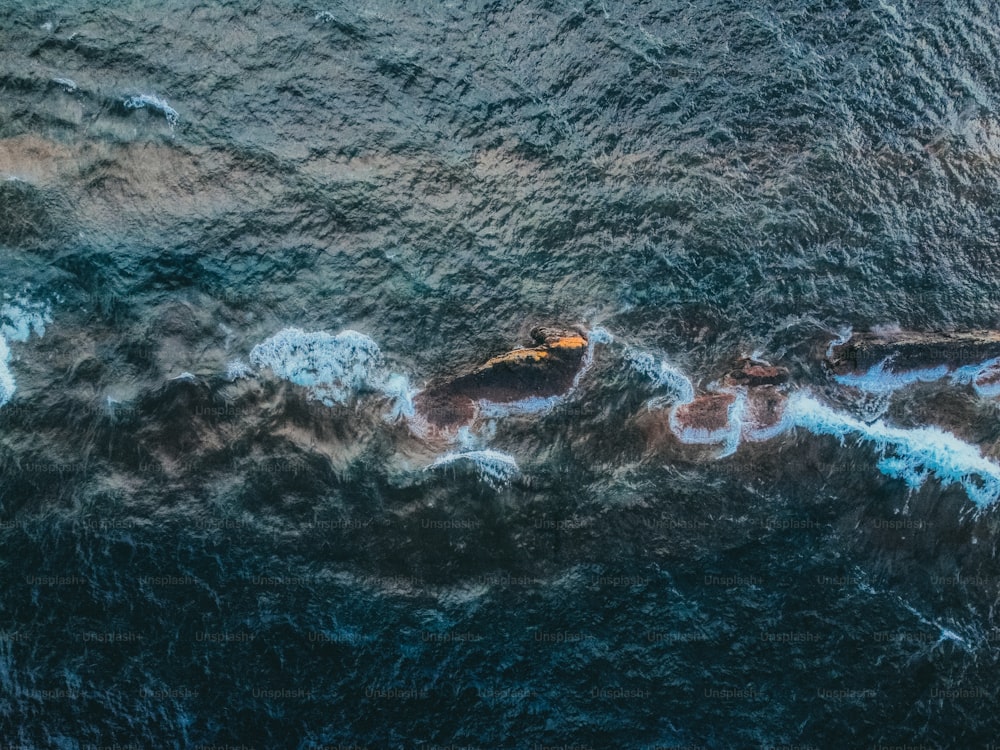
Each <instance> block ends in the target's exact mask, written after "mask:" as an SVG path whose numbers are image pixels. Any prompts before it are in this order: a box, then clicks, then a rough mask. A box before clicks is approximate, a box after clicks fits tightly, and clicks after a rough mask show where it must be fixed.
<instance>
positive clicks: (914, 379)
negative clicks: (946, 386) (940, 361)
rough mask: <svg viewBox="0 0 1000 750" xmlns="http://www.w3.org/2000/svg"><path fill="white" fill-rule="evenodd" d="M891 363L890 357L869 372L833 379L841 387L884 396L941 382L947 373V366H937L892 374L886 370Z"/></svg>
mask: <svg viewBox="0 0 1000 750" xmlns="http://www.w3.org/2000/svg"><path fill="white" fill-rule="evenodd" d="M891 363H892V357H886V358H885V359H883V360H882V361H881V362H879V363H878V364H877V365H875V366H874V367H872V368H871V369H870V370H868V371H867V372H864V373H862V374H860V375H855V374H847V375H835V376H834V378H833V379H834V380H836V381H837V382H838V383H840V384H841V385H846V386H848V387H851V388H857V389H858V390H860V391H864V392H866V393H874V394H878V395H885V394H889V393H895V392H896V391H898V390H900V389H902V388H905V387H906V386H908V385H913V384H914V383H932V382H934V381H935V380H941V378H943V377H945V376H947V375H948V372H949V370H948V366H947V365H939V366H937V367H929V368H925V369H922V370H904V371H903V372H892V371H890V370H889V369H888V368H889V365H890V364H891Z"/></svg>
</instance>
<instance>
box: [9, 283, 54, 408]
mask: <svg viewBox="0 0 1000 750" xmlns="http://www.w3.org/2000/svg"><path fill="white" fill-rule="evenodd" d="M0 321H2V322H0V406H3V405H4V404H6V403H7V402H8V401H10V400H11V399H12V398H13V397H14V392H15V390H17V383H16V382H15V380H14V373H13V372H12V371H11V369H10V362H11V358H12V354H11V351H10V342H12V341H18V342H23V341H27V340H28V338H29V337H30V336H31V334H32V332H34V334H35V335H36V336H38V337H39V338H41V337H42V336H44V335H45V324H46V323H51V322H52V318H51V316H50V309H49V306H48V305H47V304H43V303H37V302H31V301H30V300H28V299H27V298H25V297H22V296H17V297H15V298H14V300H13V301H12V302H5V303H4V304H3V305H0Z"/></svg>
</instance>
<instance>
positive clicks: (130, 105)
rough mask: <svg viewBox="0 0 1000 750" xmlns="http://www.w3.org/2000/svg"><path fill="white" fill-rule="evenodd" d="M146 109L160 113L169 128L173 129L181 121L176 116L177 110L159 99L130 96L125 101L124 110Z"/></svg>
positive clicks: (149, 96) (143, 95)
mask: <svg viewBox="0 0 1000 750" xmlns="http://www.w3.org/2000/svg"><path fill="white" fill-rule="evenodd" d="M146 107H148V108H149V109H152V110H155V111H157V112H160V113H161V114H162V115H163V117H164V118H165V119H166V121H167V123H168V124H169V125H170V127H171V128H172V127H174V126H175V125H176V124H177V122H178V121H179V120H180V119H181V118H180V115H178V114H177V110H176V109H174V108H173V107H171V106H170V105H169V104H167V103H166V101H164V100H163V99H160V98H159V97H158V96H151V95H149V94H138V95H136V96H130V97H129V98H128V99H126V100H125V108H126V109H144V108H146Z"/></svg>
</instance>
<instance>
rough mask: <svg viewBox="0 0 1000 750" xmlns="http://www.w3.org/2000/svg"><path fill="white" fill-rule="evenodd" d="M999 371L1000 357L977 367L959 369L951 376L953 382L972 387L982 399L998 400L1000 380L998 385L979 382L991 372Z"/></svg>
mask: <svg viewBox="0 0 1000 750" xmlns="http://www.w3.org/2000/svg"><path fill="white" fill-rule="evenodd" d="M997 369H1000V357H994V358H993V359H989V360H986V361H985V362H981V363H979V364H976V365H966V366H965V367H959V368H958V369H957V370H955V372H953V373H952V374H951V382H953V383H959V384H967V385H971V386H972V390H974V391H975V392H976V393H977V394H978V395H979V396H980V397H982V398H996V397H997V396H1000V380H998V382H996V383H989V382H984V383H980V382H979V381H980V379H981V378H982V377H983V376H985V375H987V374H988V373H990V371H991V370H997ZM990 374H992V373H990Z"/></svg>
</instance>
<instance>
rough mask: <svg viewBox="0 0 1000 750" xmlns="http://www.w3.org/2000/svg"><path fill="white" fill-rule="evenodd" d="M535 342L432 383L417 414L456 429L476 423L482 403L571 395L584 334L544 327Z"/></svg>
mask: <svg viewBox="0 0 1000 750" xmlns="http://www.w3.org/2000/svg"><path fill="white" fill-rule="evenodd" d="M531 338H532V339H533V340H534V342H535V346H532V347H522V348H518V349H514V350H512V351H509V352H507V353H506V354H501V355H499V356H496V357H493V358H492V359H490V360H488V361H487V362H485V363H484V364H482V365H480V366H479V367H476V368H475V369H473V370H471V371H470V372H467V373H464V374H462V375H459V376H457V377H455V378H452V379H450V380H447V381H445V382H441V383H437V384H433V385H431V386H430V387H428V388H427V389H426V390H425V391H423V392H421V393H420V394H419V395H418V396H417V398H416V399H415V403H416V408H417V411H418V413H419V414H421V415H422V416H423V417H424V419H426V420H427V422H428V423H430V424H431V425H433V426H436V427H456V426H459V425H461V424H464V423H467V422H469V421H471V420H472V419H473V417H474V416H475V412H476V406H475V405H476V402H478V401H490V402H493V403H500V404H510V403H515V402H518V401H523V400H525V399H529V398H549V397H551V396H559V395H562V394H564V393H566V392H567V391H569V389H570V388H571V387H572V385H573V381H574V380H575V379H576V376H577V374H578V373H579V372H580V369H581V368H582V367H583V363H584V358H585V356H586V353H587V338H586V336H585V335H584V334H583V333H581V332H579V331H575V330H566V329H559V328H545V327H541V328H535V329H534V330H532V331H531Z"/></svg>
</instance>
